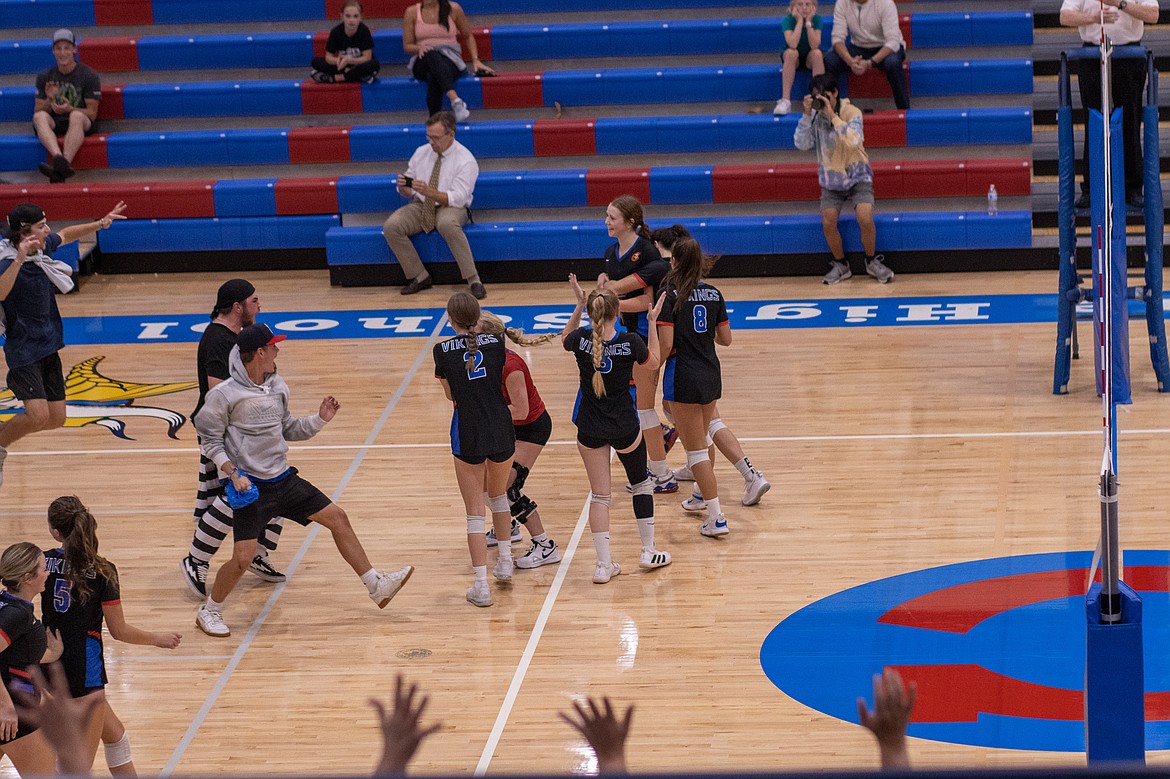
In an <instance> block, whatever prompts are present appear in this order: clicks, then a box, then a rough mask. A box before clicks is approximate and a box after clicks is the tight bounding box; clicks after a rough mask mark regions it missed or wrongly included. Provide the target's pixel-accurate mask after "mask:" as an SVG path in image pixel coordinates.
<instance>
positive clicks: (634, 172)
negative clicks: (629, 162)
mask: <svg viewBox="0 0 1170 779" xmlns="http://www.w3.org/2000/svg"><path fill="white" fill-rule="evenodd" d="M585 193H586V195H585V196H586V198H587V199H588V200H587V202H588V203H589V205H591V206H601V207H605V206H607V205H609V204H610V203H612V202H613V200H614V198H616V197H618V196H619V195H633V196H634V197H636V198H638V200H640V201H642V202H643V203H649V202H650V169H649V168H595V169H593V170H590V171H589V172H587V173H586V174H585Z"/></svg>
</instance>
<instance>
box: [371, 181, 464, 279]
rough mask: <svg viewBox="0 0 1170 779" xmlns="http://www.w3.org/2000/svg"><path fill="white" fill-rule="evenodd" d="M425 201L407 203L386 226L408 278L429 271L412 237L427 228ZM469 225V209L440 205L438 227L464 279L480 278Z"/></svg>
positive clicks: (436, 216)
mask: <svg viewBox="0 0 1170 779" xmlns="http://www.w3.org/2000/svg"><path fill="white" fill-rule="evenodd" d="M425 207H426V206H425V204H424V203H422V202H421V201H419V200H415V201H412V202H410V203H407V204H406V205H404V206H403V207H402V208H400V209H398V210H397V211H395V212H394V213H392V214H390V218H389V219H387V220H386V224H384V225H383V226H382V235H384V236H385V237H386V243H388V244H389V245H390V251H392V252H394V256H395V257H397V258H398V264H399V265H400V266H402V272H403V273H405V274H406V278H407V280H408V281H409V280H410V279H417V278H419V277H420V276H422V275H423V274H425V273H426V268H424V267H423V264H422V260H420V259H419V258H418V252H417V251H415V248H414V244H412V243H411V242H410V236H412V235H415V234H417V233H421V232H422V229H423V209H424V208H425ZM465 224H467V209H466V208H450V207H444V206H440V207H439V210H438V213H437V214H436V215H435V229H436V230H438V232H439V235H441V236H443V240H445V241H446V242H447V246H448V247H449V248H450V249H451V254H453V255H454V256H455V262H456V263H458V265H459V274H460V275H461V276H463V278H464V279H473V278H475V277H476V275H477V274H476V272H475V258H474V257H472V256H471V245H470V244H468V243H467V235H466V234H465V233H464V232H463V225H465Z"/></svg>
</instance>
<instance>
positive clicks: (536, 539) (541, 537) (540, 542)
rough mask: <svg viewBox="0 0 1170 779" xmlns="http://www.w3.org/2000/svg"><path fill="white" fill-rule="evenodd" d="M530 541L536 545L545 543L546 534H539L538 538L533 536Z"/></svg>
mask: <svg viewBox="0 0 1170 779" xmlns="http://www.w3.org/2000/svg"><path fill="white" fill-rule="evenodd" d="M532 540H533V541H535V542H536V543H538V544H543V543H544V542H545V541H547V540H548V533H541V534H540V535H538V536H533V537H532Z"/></svg>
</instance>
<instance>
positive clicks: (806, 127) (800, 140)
mask: <svg viewBox="0 0 1170 779" xmlns="http://www.w3.org/2000/svg"><path fill="white" fill-rule="evenodd" d="M792 142H793V143H794V144H795V145H796V148H798V149H800V150H801V151H808V150H810V149H811V148H813V126H812V117H810V116H805V115H804V114H803V113H802V114H801V115H800V121H799V122H797V123H796V134H795V135H794V136H793V138H792Z"/></svg>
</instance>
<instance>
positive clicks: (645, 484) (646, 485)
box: [634, 479, 654, 495]
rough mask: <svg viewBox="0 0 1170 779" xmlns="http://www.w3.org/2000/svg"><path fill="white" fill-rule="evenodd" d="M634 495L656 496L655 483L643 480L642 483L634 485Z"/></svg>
mask: <svg viewBox="0 0 1170 779" xmlns="http://www.w3.org/2000/svg"><path fill="white" fill-rule="evenodd" d="M634 494H635V495H653V494H654V482H653V481H652V480H650V479H643V480H642V481H640V482H638V483H637V484H635V485H634Z"/></svg>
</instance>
